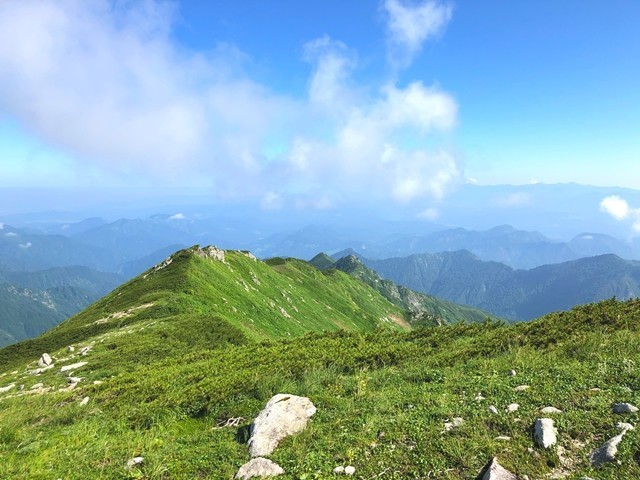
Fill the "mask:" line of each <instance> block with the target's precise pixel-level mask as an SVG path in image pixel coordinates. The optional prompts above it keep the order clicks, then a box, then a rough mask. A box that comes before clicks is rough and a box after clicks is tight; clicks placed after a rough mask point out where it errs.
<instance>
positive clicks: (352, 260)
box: [309, 253, 492, 326]
mask: <svg viewBox="0 0 640 480" xmlns="http://www.w3.org/2000/svg"><path fill="white" fill-rule="evenodd" d="M309 263H311V264H312V265H314V266H315V267H317V268H319V269H321V270H326V269H329V268H335V269H337V270H340V271H342V272H345V273H347V274H349V275H351V276H352V277H355V278H357V279H359V280H362V281H363V282H365V283H366V284H367V285H369V286H370V287H371V288H373V289H374V290H376V291H377V292H378V293H380V294H381V295H382V296H383V297H384V298H386V299H387V300H389V301H390V302H391V303H393V304H395V305H398V306H400V307H402V308H403V309H404V310H406V311H407V312H409V323H411V325H412V326H420V325H422V326H430V325H431V326H433V325H447V324H452V323H458V322H472V323H473V322H483V321H485V320H486V319H487V318H488V317H492V315H491V314H490V313H488V312H485V311H482V310H479V309H476V308H471V307H466V306H464V305H457V304H455V303H452V302H448V301H446V300H441V299H439V298H436V297H433V296H431V295H425V294H422V293H418V292H414V291H413V290H410V289H408V288H406V287H403V286H400V285H396V284H395V283H393V282H391V281H389V280H384V279H382V278H381V277H380V275H378V274H377V273H376V272H375V271H374V270H372V269H370V268H368V267H367V266H365V265H364V263H362V261H360V260H359V259H358V258H357V257H355V256H354V255H347V256H346V257H343V258H341V259H340V260H338V261H337V262H334V261H333V259H332V258H331V257H329V256H328V255H326V254H324V253H320V254H318V255H316V256H315V257H314V258H312V259H311V260H310V261H309Z"/></svg>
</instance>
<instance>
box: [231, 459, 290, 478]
mask: <svg viewBox="0 0 640 480" xmlns="http://www.w3.org/2000/svg"><path fill="white" fill-rule="evenodd" d="M283 473H284V470H283V469H282V467H281V466H280V465H278V464H277V463H275V462H272V461H271V460H269V459H267V458H262V457H256V458H252V459H251V460H249V461H248V462H247V463H245V464H244V465H242V466H241V467H240V469H239V470H238V473H236V476H235V477H233V478H236V479H239V480H247V479H249V478H253V477H275V476H277V475H282V474H283Z"/></svg>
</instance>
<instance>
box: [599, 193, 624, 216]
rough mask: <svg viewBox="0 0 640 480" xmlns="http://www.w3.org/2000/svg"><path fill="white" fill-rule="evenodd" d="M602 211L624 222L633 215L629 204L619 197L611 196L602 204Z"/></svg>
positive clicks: (603, 200)
mask: <svg viewBox="0 0 640 480" xmlns="http://www.w3.org/2000/svg"><path fill="white" fill-rule="evenodd" d="M600 211H602V212H606V213H608V214H609V215H611V216H612V217H613V218H615V219H616V220H624V219H625V218H627V217H628V216H629V214H630V213H631V209H630V208H629V204H628V203H627V201H626V200H624V199H622V198H620V197H619V196H618V195H610V196H608V197H606V198H603V199H602V201H601V202H600Z"/></svg>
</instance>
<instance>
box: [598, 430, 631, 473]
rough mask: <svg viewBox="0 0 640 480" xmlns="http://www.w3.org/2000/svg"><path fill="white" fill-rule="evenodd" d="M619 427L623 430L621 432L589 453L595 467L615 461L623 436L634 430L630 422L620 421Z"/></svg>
mask: <svg viewBox="0 0 640 480" xmlns="http://www.w3.org/2000/svg"><path fill="white" fill-rule="evenodd" d="M617 427H618V428H619V429H620V430H621V431H620V433H619V434H618V435H616V436H615V437H612V438H610V439H609V440H607V441H606V442H604V444H603V445H602V446H600V447H598V448H596V449H595V450H594V451H593V452H591V454H590V455H589V460H591V465H593V466H594V467H599V466H600V465H602V464H603V463H608V462H613V461H614V460H615V459H616V454H617V453H618V445H619V444H620V442H621V441H622V437H624V435H625V434H626V433H627V432H628V431H629V430H633V425H631V424H629V423H618V424H617Z"/></svg>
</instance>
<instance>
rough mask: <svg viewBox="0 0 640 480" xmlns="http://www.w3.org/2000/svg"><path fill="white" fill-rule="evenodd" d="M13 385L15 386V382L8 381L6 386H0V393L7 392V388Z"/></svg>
mask: <svg viewBox="0 0 640 480" xmlns="http://www.w3.org/2000/svg"><path fill="white" fill-rule="evenodd" d="M15 386H16V384H15V383H10V384H9V385H7V386H6V387H0V393H4V392H8V391H9V390H11V389H12V388H13V387H15Z"/></svg>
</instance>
